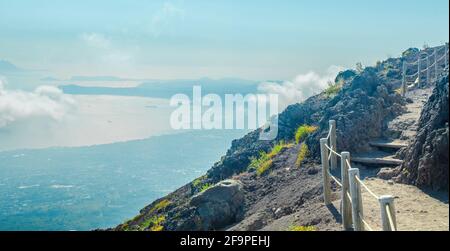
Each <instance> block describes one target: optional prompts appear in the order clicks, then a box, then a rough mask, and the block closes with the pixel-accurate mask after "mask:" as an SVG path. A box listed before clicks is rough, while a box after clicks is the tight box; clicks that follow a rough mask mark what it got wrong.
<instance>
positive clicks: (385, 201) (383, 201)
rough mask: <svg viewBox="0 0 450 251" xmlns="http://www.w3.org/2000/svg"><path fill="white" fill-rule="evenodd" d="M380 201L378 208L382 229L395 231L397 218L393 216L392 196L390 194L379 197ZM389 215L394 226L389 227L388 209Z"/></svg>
mask: <svg viewBox="0 0 450 251" xmlns="http://www.w3.org/2000/svg"><path fill="white" fill-rule="evenodd" d="M379 202H380V209H381V222H382V224H383V231H397V220H396V217H395V207H394V197H393V196H391V195H384V196H381V197H380V198H379ZM386 206H388V207H389V209H386ZM387 210H389V213H390V215H391V216H392V220H393V222H392V224H393V225H394V228H392V227H391V223H390V220H389V217H388V211H387Z"/></svg>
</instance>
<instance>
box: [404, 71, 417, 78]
mask: <svg viewBox="0 0 450 251" xmlns="http://www.w3.org/2000/svg"><path fill="white" fill-rule="evenodd" d="M418 74H419V72H416V73H414V74H411V75H405V77H407V78H409V77H416V76H417V75H418Z"/></svg>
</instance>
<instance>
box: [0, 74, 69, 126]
mask: <svg viewBox="0 0 450 251" xmlns="http://www.w3.org/2000/svg"><path fill="white" fill-rule="evenodd" d="M4 83H5V81H4V80H2V79H0V129H5V128H8V129H9V128H10V127H13V126H14V125H15V124H16V123H19V122H31V121H33V120H35V119H46V120H50V121H58V120H61V119H62V118H63V117H64V116H65V115H66V114H67V112H68V111H69V110H70V109H72V108H74V107H75V101H74V100H73V99H72V98H70V97H69V96H68V95H65V94H63V92H62V91H61V90H60V89H58V88H56V87H53V86H40V87H38V88H36V89H35V91H33V92H26V91H21V90H8V89H6V87H5V86H4Z"/></svg>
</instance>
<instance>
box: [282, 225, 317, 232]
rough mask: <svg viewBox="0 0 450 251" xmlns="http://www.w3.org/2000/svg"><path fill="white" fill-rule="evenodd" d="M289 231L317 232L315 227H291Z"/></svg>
mask: <svg viewBox="0 0 450 251" xmlns="http://www.w3.org/2000/svg"><path fill="white" fill-rule="evenodd" d="M289 231H294V232H312V231H316V228H315V227H314V226H291V227H290V228H289Z"/></svg>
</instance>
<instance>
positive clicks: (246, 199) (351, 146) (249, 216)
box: [112, 48, 448, 231]
mask: <svg viewBox="0 0 450 251" xmlns="http://www.w3.org/2000/svg"><path fill="white" fill-rule="evenodd" d="M431 49H432V48H431ZM431 49H430V50H431ZM417 53H418V50H414V49H410V50H408V51H406V52H405V53H404V54H403V55H404V56H403V57H401V58H391V59H388V60H386V61H384V62H380V63H378V64H377V65H376V66H375V67H367V68H365V69H364V70H363V71H362V72H359V73H357V72H355V71H353V70H348V71H344V72H341V73H340V74H339V75H338V76H337V78H336V81H335V85H334V86H332V87H330V88H329V89H328V90H326V91H324V92H323V93H321V94H319V95H316V96H313V97H311V98H309V99H308V100H306V101H305V102H303V103H301V104H295V105H292V106H290V107H288V108H287V109H286V110H285V111H284V112H283V113H281V114H280V115H279V134H278V137H277V139H276V140H274V141H259V140H258V136H259V131H258V130H256V131H254V132H251V133H249V134H248V135H246V136H245V137H243V138H241V139H239V140H235V141H233V143H232V146H231V148H230V149H229V150H228V152H227V154H226V155H225V156H224V157H222V159H221V160H220V161H219V162H217V163H216V164H215V165H214V166H213V167H212V168H211V169H210V170H209V171H208V172H207V174H206V175H204V176H202V177H200V178H198V179H196V180H194V181H193V182H191V183H189V184H187V185H185V186H183V187H181V188H180V189H178V190H176V191H175V192H173V193H171V194H169V195H167V196H166V197H164V198H161V199H159V200H157V201H155V202H153V203H152V204H150V205H149V206H147V207H145V208H144V209H142V210H141V211H140V214H139V215H138V216H136V217H135V218H134V219H131V220H129V221H127V222H125V223H123V224H121V225H119V226H117V227H116V228H114V229H112V230H119V231H125V230H153V231H158V230H290V229H292V230H296V229H308V228H305V227H306V226H308V227H311V229H315V230H341V229H342V227H341V224H340V215H339V212H338V211H339V210H338V209H337V208H336V207H326V206H325V205H323V201H322V182H321V180H322V177H321V169H320V162H319V161H320V160H319V155H320V150H319V139H320V138H324V137H326V135H327V133H328V121H329V120H336V122H337V137H338V142H337V143H338V145H337V148H338V150H346V151H350V152H352V153H359V152H365V151H369V150H370V149H372V147H371V145H370V142H371V141H373V140H374V139H378V138H382V137H383V136H384V132H385V131H386V130H387V128H388V127H389V122H390V121H393V120H394V119H395V118H397V117H398V116H400V115H402V114H404V113H406V112H407V109H406V105H407V104H408V100H407V99H406V98H403V97H401V95H400V94H399V93H398V91H397V90H398V89H399V87H400V85H401V66H402V63H403V61H404V60H409V59H410V58H412V57H414V55H416V56H417ZM444 67H445V66H444V65H441V68H444ZM444 72H445V74H443V76H442V78H443V79H445V77H446V76H447V80H441V81H447V85H448V69H445V70H444ZM430 87H431V88H432V86H430ZM447 89H448V88H447ZM446 116H447V118H448V110H447V115H446ZM447 121H448V120H447ZM301 125H310V126H314V128H316V130H315V131H314V130H312V131H314V132H312V133H310V134H308V135H306V137H304V138H303V139H301V141H300V142H299V143H296V142H295V140H294V138H295V132H296V130H297V128H298V127H299V126H301ZM447 132H448V124H447ZM348 135H351V137H349V136H348ZM447 150H448V145H447ZM261 151H262V152H266V153H267V154H262V155H261V153H260V152H261ZM252 160H253V162H252ZM256 160H259V162H258V161H256ZM444 160H445V158H444ZM255 163H256V164H257V165H256V167H255ZM252 167H254V168H252ZM362 168H364V167H362ZM378 170H379V169H377V170H376V171H370V172H372V173H374V175H376V172H378ZM447 174H448V155H447ZM337 175H338V174H337ZM447 177H448V176H447ZM334 191H335V192H334V194H333V198H334V199H337V197H338V191H337V189H336V188H334ZM447 209H448V202H447ZM447 211H448V210H447ZM447 215H448V214H447ZM447 227H448V226H447Z"/></svg>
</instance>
